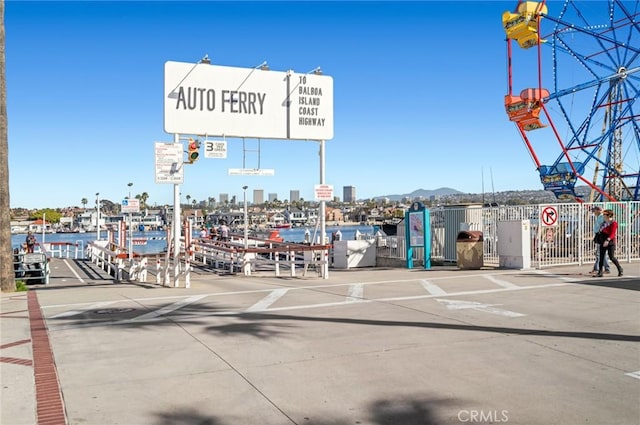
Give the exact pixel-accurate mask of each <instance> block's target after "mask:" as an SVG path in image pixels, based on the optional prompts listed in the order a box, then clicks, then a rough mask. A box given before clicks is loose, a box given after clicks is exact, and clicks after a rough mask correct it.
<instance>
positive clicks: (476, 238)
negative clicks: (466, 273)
mask: <svg viewBox="0 0 640 425" xmlns="http://www.w3.org/2000/svg"><path fill="white" fill-rule="evenodd" d="M483 248H484V242H483V237H482V232H479V231H477V230H463V231H462V232H459V233H458V237H457V238H456V258H457V260H458V268H460V269H467V270H477V269H481V268H482V266H483V265H484V252H483Z"/></svg>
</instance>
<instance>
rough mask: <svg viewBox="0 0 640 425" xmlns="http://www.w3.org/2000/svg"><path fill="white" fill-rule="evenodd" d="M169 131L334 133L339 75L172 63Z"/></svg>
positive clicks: (289, 135) (321, 136)
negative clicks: (334, 96)
mask: <svg viewBox="0 0 640 425" xmlns="http://www.w3.org/2000/svg"><path fill="white" fill-rule="evenodd" d="M164 72H165V80H164V129H165V131H166V132H167V133H177V134H198V135H209V136H221V137H222V136H225V137H253V138H271V139H309V140H329V139H332V138H333V78H331V77H329V76H326V75H315V74H297V73H295V72H293V71H288V72H277V71H263V70H261V69H256V68H236V67H226V66H217V65H209V64H200V63H199V64H195V65H194V64H193V63H183V62H166V63H165V67H164Z"/></svg>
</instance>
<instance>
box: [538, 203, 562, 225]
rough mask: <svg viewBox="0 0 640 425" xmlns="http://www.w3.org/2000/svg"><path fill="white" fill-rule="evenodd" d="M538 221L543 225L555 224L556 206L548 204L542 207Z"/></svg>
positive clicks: (556, 217) (556, 219)
mask: <svg viewBox="0 0 640 425" xmlns="http://www.w3.org/2000/svg"><path fill="white" fill-rule="evenodd" d="M540 223H542V225H543V226H555V225H557V224H558V210H557V209H556V207H552V206H548V207H544V208H542V213H540Z"/></svg>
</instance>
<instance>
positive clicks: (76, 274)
mask: <svg viewBox="0 0 640 425" xmlns="http://www.w3.org/2000/svg"><path fill="white" fill-rule="evenodd" d="M62 262H63V263H64V264H65V265H66V266H67V268H68V269H69V270H71V273H73V274H74V275H75V276H76V279H78V280H79V281H80V283H84V280H83V279H82V278H81V277H80V275H78V273H76V271H75V270H74V269H73V267H71V265H70V264H69V262H68V261H67V260H66V259H65V260H62Z"/></svg>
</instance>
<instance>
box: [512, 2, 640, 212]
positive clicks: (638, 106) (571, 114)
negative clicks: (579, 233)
mask: <svg viewBox="0 0 640 425" xmlns="http://www.w3.org/2000/svg"><path fill="white" fill-rule="evenodd" d="M639 3H640V1H638V0H635V1H612V0H610V1H569V0H566V1H564V2H549V3H548V4H547V3H546V1H542V2H530V1H519V2H518V3H517V4H516V7H515V10H514V11H506V12H504V13H503V15H502V24H503V27H504V30H505V32H506V35H507V56H508V93H507V95H506V96H505V109H506V112H507V115H508V117H509V119H510V120H511V121H513V122H514V124H515V125H516V127H517V129H518V131H519V132H520V135H521V137H522V140H523V141H524V144H525V146H526V147H527V150H528V152H529V154H530V155H531V158H532V160H533V162H534V164H535V166H536V169H537V171H538V173H539V174H540V181H541V182H542V185H543V187H544V188H545V189H546V190H549V191H551V192H553V193H554V194H555V195H556V197H557V198H558V199H562V200H565V199H573V200H578V201H621V200H640V102H638V98H639V96H640V4H639ZM514 84H519V85H518V87H517V89H515V90H514ZM580 186H585V187H587V188H588V189H589V190H587V191H583V190H576V189H577V188H578V187H580ZM586 193H588V195H586ZM586 196H588V199H585V197H586Z"/></svg>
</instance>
